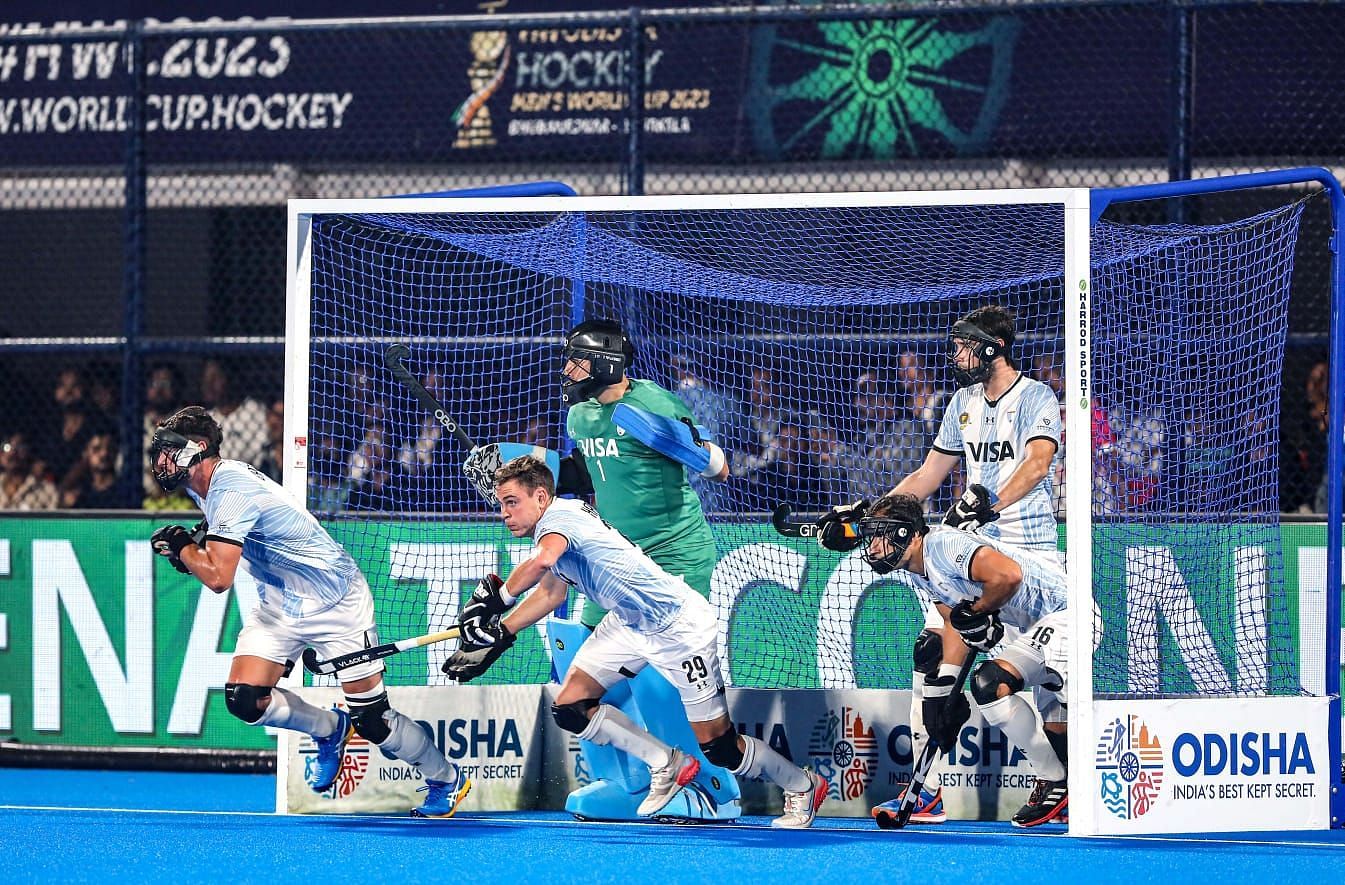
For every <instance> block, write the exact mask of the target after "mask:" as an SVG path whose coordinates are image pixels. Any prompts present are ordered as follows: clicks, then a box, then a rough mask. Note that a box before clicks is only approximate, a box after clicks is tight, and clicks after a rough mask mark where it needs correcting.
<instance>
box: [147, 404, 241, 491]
mask: <svg viewBox="0 0 1345 885" xmlns="http://www.w3.org/2000/svg"><path fill="white" fill-rule="evenodd" d="M223 440H224V431H223V430H222V429H220V426H219V424H218V423H217V422H216V421H215V419H214V418H212V417H210V413H209V412H207V411H206V410H205V409H204V408H202V407H201V406H187V407H186V408H184V409H180V410H178V411H177V412H175V413H173V414H172V415H170V416H168V417H167V418H165V419H163V420H162V421H160V422H159V425H158V427H156V428H155V429H154V438H153V439H152V440H151V441H150V444H149V464H150V470H152V471H153V472H154V479H155V481H157V482H158V483H159V485H160V486H161V487H162V488H163V490H164V491H167V492H171V491H173V490H174V489H176V488H177V487H178V486H180V485H182V483H183V481H184V480H186V478H187V474H188V472H189V471H190V470H191V467H192V465H193V464H199V463H201V462H202V461H204V460H205V459H206V458H211V457H219V447H220V443H221V442H222V441H223ZM160 454H167V455H168V461H169V465H166V466H165V465H160V463H159V455H160Z"/></svg>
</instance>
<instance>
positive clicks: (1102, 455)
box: [1032, 354, 1129, 516]
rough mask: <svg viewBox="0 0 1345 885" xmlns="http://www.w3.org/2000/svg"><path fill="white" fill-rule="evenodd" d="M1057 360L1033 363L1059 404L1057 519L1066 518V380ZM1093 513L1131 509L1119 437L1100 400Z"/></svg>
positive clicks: (1095, 430) (1095, 431)
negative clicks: (1121, 470)
mask: <svg viewBox="0 0 1345 885" xmlns="http://www.w3.org/2000/svg"><path fill="white" fill-rule="evenodd" d="M1056 366H1057V364H1056V360H1055V358H1054V357H1052V356H1049V355H1047V354H1041V355H1039V356H1037V357H1034V358H1033V360H1032V374H1033V375H1034V376H1035V377H1036V379H1037V380H1038V381H1040V382H1042V383H1043V384H1045V385H1046V386H1047V387H1049V388H1051V390H1052V392H1054V393H1055V395H1056V399H1058V400H1060V450H1059V451H1058V452H1057V453H1056V457H1055V465H1054V467H1053V470H1054V476H1055V512H1056V516H1064V514H1065V379H1064V376H1062V375H1061V374H1060V370H1059V369H1058V368H1057V367H1056ZM1092 402H1093V409H1092V413H1093V414H1092V430H1091V434H1092V446H1093V512H1094V513H1096V514H1103V513H1119V512H1121V511H1122V510H1123V509H1129V508H1128V504H1127V502H1126V498H1125V493H1124V481H1123V480H1122V478H1121V476H1120V473H1119V472H1118V468H1117V461H1116V434H1115V432H1114V431H1113V430H1112V425H1111V416H1110V415H1109V414H1108V412H1107V409H1106V407H1105V406H1103V405H1102V403H1101V401H1100V400H1098V398H1097V397H1093V401H1092Z"/></svg>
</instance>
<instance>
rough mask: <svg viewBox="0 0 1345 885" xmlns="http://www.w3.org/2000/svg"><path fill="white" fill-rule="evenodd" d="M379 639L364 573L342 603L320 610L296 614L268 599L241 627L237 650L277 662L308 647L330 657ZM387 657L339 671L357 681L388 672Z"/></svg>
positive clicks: (292, 657) (288, 660) (290, 658)
mask: <svg viewBox="0 0 1345 885" xmlns="http://www.w3.org/2000/svg"><path fill="white" fill-rule="evenodd" d="M375 645H378V628H377V627H376V626H374V597H373V594H371V593H370V592H369V584H368V583H367V582H366V581H365V580H364V578H363V577H362V576H361V577H359V578H357V579H356V580H354V581H352V582H351V584H350V589H348V590H347V591H346V595H345V596H344V597H343V598H342V599H341V601H340V602H338V603H337V604H336V605H334V606H332V607H331V608H329V609H327V610H326V611H325V612H321V613H319V614H316V615H310V616H308V617H303V618H291V617H287V616H285V615H282V614H278V613H276V612H275V611H273V610H272V609H270V608H268V607H267V606H265V605H259V606H257V607H256V608H254V609H253V610H252V613H251V615H250V617H249V618H248V622H247V624H246V625H245V626H244V627H243V629H242V630H240V631H239V632H238V641H237V642H236V643H235V644H234V656H235V657H237V656H238V655H251V656H253V657H258V658H263V659H265V660H268V661H275V662H276V663H277V664H290V663H293V662H295V661H297V660H299V657H300V655H302V654H303V651H304V648H306V647H310V646H311V647H312V649H313V650H314V651H315V652H317V654H318V657H319V658H321V659H323V660H327V659H328V658H332V657H335V656H336V655H343V654H347V653H349V652H352V651H361V650H362V649H366V648H370V647H372V646H375ZM383 669H384V667H383V662H382V661H381V660H377V661H365V662H364V663H362V664H356V665H355V666H353V667H348V668H346V669H345V670H341V671H339V672H338V673H337V674H336V678H337V679H338V680H340V681H341V682H354V681H356V680H358V679H364V678H366V677H368V676H376V675H377V674H379V673H382V672H383Z"/></svg>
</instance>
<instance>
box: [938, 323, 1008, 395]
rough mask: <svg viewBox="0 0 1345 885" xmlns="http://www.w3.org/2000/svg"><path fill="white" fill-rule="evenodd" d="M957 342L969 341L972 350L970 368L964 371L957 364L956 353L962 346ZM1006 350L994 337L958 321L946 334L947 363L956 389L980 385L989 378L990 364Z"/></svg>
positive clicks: (974, 326)
mask: <svg viewBox="0 0 1345 885" xmlns="http://www.w3.org/2000/svg"><path fill="white" fill-rule="evenodd" d="M959 341H970V342H972V344H971V345H970V346H971V348H972V366H971V368H970V369H964V368H962V367H961V366H959V365H958V364H957V352H958V351H959V350H960V349H961V347H962V345H961V344H959V343H958V342H959ZM1006 351H1007V348H1005V346H1004V345H1003V344H1001V343H1000V340H999V339H998V338H996V337H995V336H994V335H991V334H990V333H989V332H987V331H985V330H984V329H982V328H981V327H980V326H978V325H976V324H975V323H972V322H970V321H968V320H959V321H958V322H957V324H956V325H954V326H953V331H952V332H950V333H949V334H948V363H949V365H950V366H951V367H952V369H953V380H954V381H956V382H957V386H958V387H970V386H971V385H973V384H981V383H983V382H984V381H985V380H986V379H987V378H989V377H990V364H991V363H993V362H994V361H995V358H996V357H998V356H1002V355H1004V354H1005V353H1006Z"/></svg>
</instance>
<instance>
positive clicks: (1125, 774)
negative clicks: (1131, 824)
mask: <svg viewBox="0 0 1345 885" xmlns="http://www.w3.org/2000/svg"><path fill="white" fill-rule="evenodd" d="M1093 764H1094V766H1095V767H1096V768H1097V772H1098V789H1099V791H1100V793H1101V797H1102V804H1103V805H1105V806H1107V810H1108V811H1110V812H1111V813H1112V814H1114V815H1116V816H1117V817H1119V818H1121V819H1122V820H1131V819H1133V818H1137V817H1139V816H1140V815H1142V814H1145V813H1146V812H1148V811H1149V810H1150V809H1152V808H1153V806H1154V802H1155V801H1157V799H1158V796H1159V793H1160V791H1161V790H1162V787H1163V742H1162V741H1161V740H1159V738H1158V735H1156V734H1154V733H1153V732H1152V731H1150V730H1149V726H1147V725H1146V724H1145V723H1144V722H1143V720H1141V719H1140V718H1139V717H1138V716H1133V715H1128V716H1124V717H1122V716H1118V717H1116V718H1115V719H1114V720H1112V722H1111V723H1110V724H1109V725H1108V726H1107V727H1106V728H1104V729H1102V737H1101V739H1099V740H1098V742H1097V753H1096V755H1095V756H1094V760H1093Z"/></svg>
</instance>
